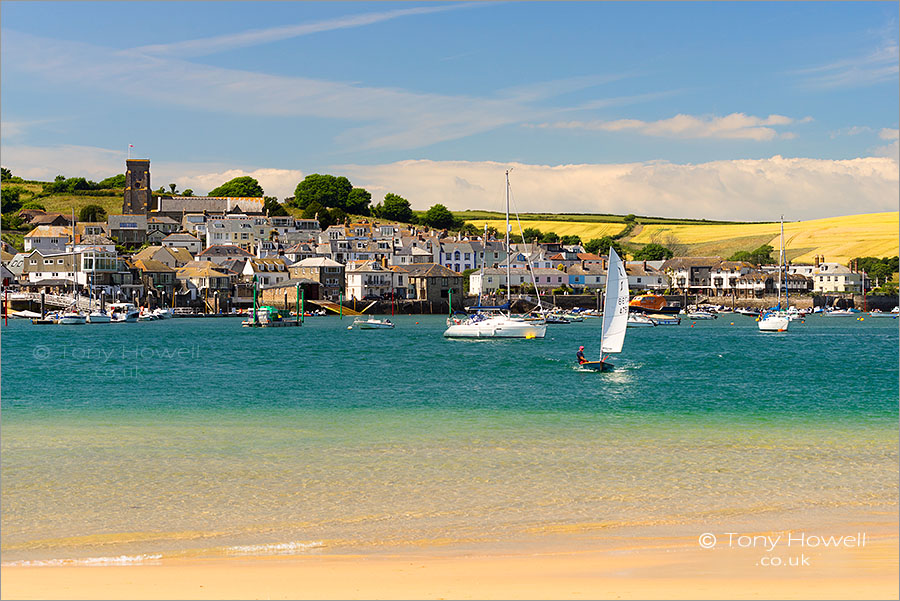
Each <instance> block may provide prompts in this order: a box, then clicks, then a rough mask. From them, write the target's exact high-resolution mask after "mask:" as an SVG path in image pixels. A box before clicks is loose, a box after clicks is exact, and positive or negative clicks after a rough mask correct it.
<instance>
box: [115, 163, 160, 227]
mask: <svg viewBox="0 0 900 601" xmlns="http://www.w3.org/2000/svg"><path fill="white" fill-rule="evenodd" d="M152 202H153V196H152V195H151V194H150V159H128V160H127V161H125V199H124V200H123V202H122V213H123V214H125V215H146V214H147V213H148V212H150V210H151V209H152V208H155V207H152V206H151V203H152Z"/></svg>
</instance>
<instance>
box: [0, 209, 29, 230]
mask: <svg viewBox="0 0 900 601" xmlns="http://www.w3.org/2000/svg"><path fill="white" fill-rule="evenodd" d="M24 223H25V221H24V220H23V219H22V216H21V215H19V214H18V213H5V212H4V213H3V215H0V229H4V230H17V229H19V228H20V227H22V225H23V224H24Z"/></svg>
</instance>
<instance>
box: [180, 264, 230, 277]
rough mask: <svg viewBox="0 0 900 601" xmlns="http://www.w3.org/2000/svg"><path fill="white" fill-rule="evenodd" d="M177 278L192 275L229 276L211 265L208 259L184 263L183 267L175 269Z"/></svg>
mask: <svg viewBox="0 0 900 601" xmlns="http://www.w3.org/2000/svg"><path fill="white" fill-rule="evenodd" d="M175 277H178V278H182V279H184V278H193V277H201V278H227V277H231V276H230V275H229V274H227V273H223V272H221V271H219V270H218V269H216V268H215V267H213V266H212V265H211V264H210V263H209V261H203V262H201V263H200V264H196V263H194V264H191V265H184V266H183V267H179V268H178V269H177V270H176V276H175Z"/></svg>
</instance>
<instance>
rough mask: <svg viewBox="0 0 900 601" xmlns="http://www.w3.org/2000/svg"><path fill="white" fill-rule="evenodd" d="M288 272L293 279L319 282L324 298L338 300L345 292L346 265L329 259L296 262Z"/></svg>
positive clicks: (321, 258)
mask: <svg viewBox="0 0 900 601" xmlns="http://www.w3.org/2000/svg"><path fill="white" fill-rule="evenodd" d="M285 256H287V255H285ZM288 272H289V273H290V276H291V278H304V279H308V280H313V281H316V282H319V284H320V286H321V292H322V295H323V296H322V298H326V299H331V300H336V299H337V298H338V297H339V295H340V294H341V292H342V291H343V290H344V278H345V267H344V265H342V264H341V263H338V262H337V261H332V260H331V259H329V258H327V257H309V258H305V259H302V260H300V261H296V262H295V263H293V264H291V265H289V266H288Z"/></svg>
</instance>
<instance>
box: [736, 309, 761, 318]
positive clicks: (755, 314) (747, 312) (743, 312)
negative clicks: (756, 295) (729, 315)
mask: <svg viewBox="0 0 900 601" xmlns="http://www.w3.org/2000/svg"><path fill="white" fill-rule="evenodd" d="M735 313H737V314H739V315H746V316H747V317H759V311H757V310H756V309H738V310H736V311H735Z"/></svg>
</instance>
